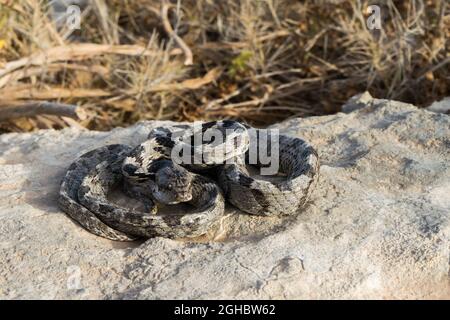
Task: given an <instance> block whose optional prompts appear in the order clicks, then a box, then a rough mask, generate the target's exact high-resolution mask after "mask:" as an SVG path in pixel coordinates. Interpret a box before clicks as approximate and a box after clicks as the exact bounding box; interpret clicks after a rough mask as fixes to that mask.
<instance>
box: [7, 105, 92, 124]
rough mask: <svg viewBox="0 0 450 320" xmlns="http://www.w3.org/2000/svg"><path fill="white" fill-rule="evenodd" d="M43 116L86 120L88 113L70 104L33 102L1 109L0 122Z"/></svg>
mask: <svg viewBox="0 0 450 320" xmlns="http://www.w3.org/2000/svg"><path fill="white" fill-rule="evenodd" d="M41 114H47V115H55V116H60V117H69V118H73V119H77V120H84V119H86V113H85V111H84V110H83V109H82V108H81V107H79V106H74V105H69V104H61V103H54V102H31V103H26V104H22V105H18V106H11V107H0V121H5V120H10V119H16V118H22V117H34V116H37V115H41Z"/></svg>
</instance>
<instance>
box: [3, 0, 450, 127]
mask: <svg viewBox="0 0 450 320" xmlns="http://www.w3.org/2000/svg"><path fill="white" fill-rule="evenodd" d="M88 3H89V4H88V5H87V6H86V7H84V8H83V10H82V21H81V29H80V30H76V31H75V32H72V33H71V32H70V30H68V29H67V27H66V25H65V24H64V23H59V24H55V22H54V20H53V19H52V10H51V7H49V5H48V2H47V1H39V0H23V1H11V0H0V30H1V31H0V99H1V100H2V101H0V105H8V103H11V104H13V105H17V104H18V103H24V104H25V103H27V102H30V101H39V100H42V101H44V100H45V101H53V102H60V103H68V104H77V105H81V106H82V107H83V108H84V109H85V110H86V111H87V113H88V117H87V118H86V119H84V120H80V121H79V122H78V123H77V122H75V121H74V120H73V119H67V118H61V117H57V116H55V115H46V116H43V115H38V116H35V117H30V118H20V119H14V120H10V121H4V122H2V123H1V127H2V130H3V131H29V130H33V129H36V128H48V127H54V128H60V127H64V126H74V125H80V124H81V125H82V126H84V127H88V128H92V129H100V130H106V129H109V128H111V127H115V126H124V125H128V124H131V123H133V122H136V121H138V120H142V119H173V120H197V119H221V118H233V119H240V120H243V121H246V122H250V123H252V124H254V125H261V126H262V125H266V124H270V123H274V122H277V121H280V120H283V119H285V118H288V117H292V116H310V115H319V114H325V113H333V112H337V111H339V108H340V106H341V105H342V103H343V102H344V101H346V100H347V99H348V98H349V97H350V96H352V95H353V94H356V93H358V92H361V91H364V90H369V91H370V92H371V94H372V95H373V96H375V97H379V98H392V99H397V100H402V101H406V102H411V103H414V104H416V105H419V106H425V105H428V104H430V103H431V102H432V101H435V100H440V99H441V98H442V97H444V96H448V95H449V88H448V84H449V83H450V79H449V78H450V71H449V70H450V67H449V65H450V57H449V53H448V47H449V38H450V8H449V7H450V6H449V5H448V4H446V1H445V0H442V1H440V0H423V1H422V0H410V1H406V0H404V1H393V0H392V1H391V0H387V1H382V2H379V3H383V6H382V7H381V13H382V18H383V21H382V29H381V30H374V31H370V30H368V29H367V27H366V20H367V18H368V15H367V14H366V8H367V5H368V4H370V3H369V2H368V1H363V0H359V1H350V0H342V1H318V0H315V1H314V0H305V1H294V0H292V1H291V0H253V1H252V0H240V1H237V0H233V1H214V0H199V1H194V0H184V1H182V2H176V1H172V2H170V3H169V2H168V1H156V0H133V1H131V0H125V1H124V0H113V1H106V0H92V1H89V2H88ZM162 3H166V4H167V5H169V10H168V12H166V13H167V17H166V18H167V19H166V20H165V19H162V16H164V15H165V13H164V10H163V11H162V10H161V4H162ZM171 29H172V30H171ZM174 34H176V35H177V37H175V36H174ZM189 52H191V53H192V55H193V57H192V59H193V63H192V64H191V63H190V57H189Z"/></svg>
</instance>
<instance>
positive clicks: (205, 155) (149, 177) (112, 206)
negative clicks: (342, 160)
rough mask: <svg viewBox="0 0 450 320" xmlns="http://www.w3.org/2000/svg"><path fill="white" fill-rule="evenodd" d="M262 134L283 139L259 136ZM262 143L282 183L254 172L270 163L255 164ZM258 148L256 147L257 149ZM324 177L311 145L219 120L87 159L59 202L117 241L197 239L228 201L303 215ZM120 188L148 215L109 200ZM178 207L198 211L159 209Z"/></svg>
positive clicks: (157, 133)
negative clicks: (165, 211) (320, 176)
mask: <svg viewBox="0 0 450 320" xmlns="http://www.w3.org/2000/svg"><path fill="white" fill-rule="evenodd" d="M263 133H268V134H267V135H266V136H267V137H271V138H276V139H272V140H270V141H272V142H268V140H264V139H260V136H261V135H262V134H263ZM261 141H263V142H261ZM273 141H275V142H276V144H277V146H276V148H275V149H272V148H271V144H274V142H273ZM261 143H264V145H265V147H264V148H263V149H267V148H268V149H270V150H269V152H268V155H269V156H273V157H275V155H276V156H277V157H278V158H277V160H278V161H279V170H278V171H279V172H281V175H280V176H279V177H278V181H270V179H264V178H263V177H258V176H252V175H251V174H250V173H249V171H248V168H249V163H250V164H252V166H253V167H256V168H263V167H264V166H265V165H267V163H263V161H262V160H263V159H262V158H261V157H260V156H259V153H258V152H257V155H256V156H254V157H253V160H252V152H253V153H255V151H254V150H260V149H261V146H260V145H261ZM253 144H255V145H257V148H256V149H254V148H253V151H252V146H253ZM266 144H267V145H266ZM274 146H275V145H274ZM274 150H275V151H276V152H275V151H274ZM252 161H253V162H252ZM318 174H319V159H318V156H317V153H316V151H315V150H314V148H312V147H311V146H310V145H309V144H308V143H307V142H305V141H304V140H302V139H299V138H294V137H289V136H285V135H276V136H274V134H271V133H269V131H267V130H266V131H264V130H260V129H253V128H250V127H248V126H245V125H242V124H240V123H239V122H236V121H228V120H225V121H213V122H206V123H202V124H201V125H199V126H196V125H178V126H168V127H160V128H156V129H154V130H152V131H151V133H150V134H149V137H148V139H147V140H146V141H144V142H143V143H141V144H140V145H138V146H136V147H135V148H132V147H130V146H127V145H123V144H114V145H108V146H104V147H100V148H97V149H94V150H92V151H89V152H87V153H85V154H83V155H82V156H81V157H79V158H78V159H77V160H75V161H74V162H73V163H72V164H71V165H70V167H69V168H68V170H67V173H66V175H65V177H64V178H63V180H62V183H61V188H60V192H59V199H58V202H59V205H60V207H61V208H62V210H63V211H65V212H66V213H67V214H68V215H69V216H70V217H71V218H72V219H74V220H75V221H77V222H78V223H79V224H80V225H81V226H83V227H84V228H85V229H87V230H88V231H90V232H91V233H93V234H96V235H98V236H102V237H104V238H108V239H111V240H118V241H131V240H134V239H136V238H142V237H144V238H148V237H154V236H164V237H169V238H183V237H196V236H199V235H202V234H204V233H206V232H207V231H208V230H209V229H210V228H211V227H212V225H213V224H214V223H216V222H217V221H218V220H219V219H220V218H221V217H222V216H223V213H224V210H225V200H228V201H229V202H230V203H232V204H233V205H235V206H236V207H238V208H239V209H241V210H242V211H245V212H247V213H250V214H256V215H265V216H273V215H290V214H293V213H295V212H297V211H298V210H299V208H301V207H302V206H303V205H304V204H305V203H306V201H307V199H308V197H309V195H310V193H311V191H312V189H313V186H314V184H315V182H316V181H317V178H318ZM117 187H122V190H123V192H124V193H125V194H127V195H128V196H130V197H133V198H135V199H138V200H139V201H141V202H142V203H143V205H144V208H145V210H135V209H131V208H129V207H125V206H121V205H119V204H116V203H113V202H111V201H110V200H109V199H108V195H109V194H110V193H111V190H113V189H114V188H117ZM178 203H186V204H187V205H188V206H189V207H190V208H191V210H190V211H189V212H182V213H168V214H160V213H158V212H157V211H158V207H159V206H160V205H166V206H167V205H168V206H169V207H170V205H174V204H178Z"/></svg>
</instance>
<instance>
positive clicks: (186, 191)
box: [149, 160, 192, 204]
mask: <svg viewBox="0 0 450 320" xmlns="http://www.w3.org/2000/svg"><path fill="white" fill-rule="evenodd" d="M155 166H156V167H155V168H151V169H150V170H149V171H150V172H152V171H153V172H155V179H154V183H153V184H152V195H153V197H154V198H155V200H156V201H158V202H160V203H162V204H176V203H180V202H187V201H190V200H191V199H192V174H191V173H189V172H188V171H187V170H186V169H184V168H183V167H181V166H179V165H177V164H175V163H173V162H172V161H169V160H160V161H158V162H157V164H155Z"/></svg>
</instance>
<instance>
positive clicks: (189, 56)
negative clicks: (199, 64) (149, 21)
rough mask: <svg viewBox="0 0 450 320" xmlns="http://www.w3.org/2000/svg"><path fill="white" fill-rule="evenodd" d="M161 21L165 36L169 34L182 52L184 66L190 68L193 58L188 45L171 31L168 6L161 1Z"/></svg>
mask: <svg viewBox="0 0 450 320" xmlns="http://www.w3.org/2000/svg"><path fill="white" fill-rule="evenodd" d="M161 20H162V23H163V26H164V30H166V32H167V34H169V35H170V36H171V37H172V38H173V39H174V40H175V42H176V43H177V44H178V45H179V46H180V48H181V50H183V53H184V55H185V56H186V59H185V60H184V65H186V66H190V65H192V64H193V63H194V58H193V57H192V51H191V49H190V48H189V47H188V45H187V44H186V43H185V42H184V41H183V39H181V38H180V37H179V36H178V35H177V34H176V32H175V31H174V30H173V29H172V26H171V25H170V22H169V4H168V3H167V2H166V1H165V0H163V1H162V4H161Z"/></svg>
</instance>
